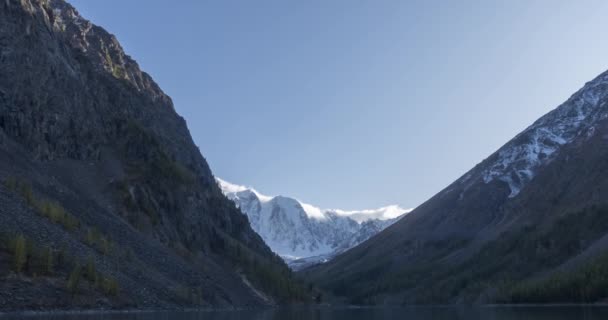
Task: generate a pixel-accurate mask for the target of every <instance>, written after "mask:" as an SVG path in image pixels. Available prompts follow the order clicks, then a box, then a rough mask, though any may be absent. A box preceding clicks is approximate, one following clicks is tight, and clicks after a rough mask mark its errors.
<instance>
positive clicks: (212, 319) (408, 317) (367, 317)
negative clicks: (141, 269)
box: [0, 306, 608, 320]
mask: <svg viewBox="0 0 608 320" xmlns="http://www.w3.org/2000/svg"><path fill="white" fill-rule="evenodd" d="M13 319H28V320H240V319H247V320H330V319H331V320H397V319H399V320H401V319H405V320H444V319H450V320H452V319H455V320H460V319H462V320H475V319H479V320H572V319H575V320H579V319H580V320H600V319H602V320H604V319H608V307H582V306H571V307H566V306H564V307H481V308H465V307H412V308H391V307H388V308H290V309H265V310H240V311H214V312H209V311H206V312H160V313H128V314H126V313H122V314H109V313H103V314H72V315H66V314H63V315H59V314H55V315H11V316H0V320H13Z"/></svg>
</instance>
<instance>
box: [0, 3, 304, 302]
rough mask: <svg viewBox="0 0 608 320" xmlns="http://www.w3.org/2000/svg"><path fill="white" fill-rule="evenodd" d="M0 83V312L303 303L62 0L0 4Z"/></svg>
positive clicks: (131, 77) (125, 69)
mask: <svg viewBox="0 0 608 320" xmlns="http://www.w3.org/2000/svg"><path fill="white" fill-rule="evenodd" d="M0 74H2V77H0V180H1V181H2V183H1V184H0V198H1V200H2V203H3V209H2V210H0V220H1V221H2V223H0V270H1V271H2V273H0V276H1V277H2V279H3V281H2V282H1V285H0V286H1V288H0V295H2V296H1V297H0V300H2V301H3V304H2V306H0V308H2V309H11V308H13V309H18V310H19V309H21V310H23V309H28V308H29V309H43V310H44V309H49V308H56V309H61V308H125V307H129V308H144V309H146V308H155V309H158V308H161V309H165V308H166V309H173V308H183V307H193V306H196V307H211V306H215V307H218V306H219V307H242V306H260V305H268V304H278V303H289V302H292V301H296V300H300V301H302V300H305V299H306V298H305V296H304V295H303V294H302V291H301V287H300V286H299V284H298V283H297V282H296V281H295V280H294V279H293V278H292V275H291V274H290V272H289V269H288V268H287V266H286V265H285V264H284V263H283V261H282V260H281V259H280V258H278V257H277V256H276V255H275V254H274V253H272V251H271V250H270V249H269V248H268V247H267V246H266V244H265V243H264V242H263V240H262V239H261V238H260V237H259V236H258V235H257V234H256V233H255V232H254V231H253V230H252V229H251V228H250V226H249V223H248V221H247V219H246V218H245V217H243V215H242V214H241V213H240V211H239V210H238V209H237V208H236V207H235V206H234V204H233V203H232V202H231V201H229V200H228V199H227V198H226V197H225V196H224V195H223V194H222V192H221V190H220V189H219V187H218V186H217V185H216V183H215V180H214V177H213V173H212V172H211V170H210V168H209V166H208V164H207V162H206V160H205V159H204V157H203V156H202V154H201V153H200V151H199V149H198V147H196V145H195V144H194V142H193V141H192V137H191V136H190V133H189V130H188V128H187V126H186V123H185V121H184V119H183V118H182V117H181V116H179V115H178V114H177V113H176V112H175V108H174V106H173V103H172V101H171V99H170V98H169V97H168V96H167V95H165V94H164V93H163V92H162V90H161V89H160V88H159V87H158V85H156V83H155V82H154V81H153V80H152V78H151V77H149V76H148V75H147V74H146V73H145V72H143V71H141V70H140V69H139V66H138V65H137V63H136V62H135V61H134V60H133V59H131V58H130V57H129V56H128V55H126V54H125V53H124V51H123V50H122V47H121V46H120V43H119V42H118V40H117V39H116V37H114V36H113V35H111V34H110V33H108V32H107V31H105V30H104V29H103V28H101V27H98V26H95V25H94V24H93V23H91V22H89V21H88V20H86V19H84V18H82V17H81V16H80V15H79V14H78V12H77V11H76V9H74V7H72V6H71V5H70V4H68V3H67V2H65V1H63V0H48V1H47V0H7V1H2V2H1V3H0ZM15 243H18V244H19V246H17V245H15ZM23 250H26V251H27V252H25V261H26V262H27V263H26V264H25V265H21V264H16V266H15V267H14V268H11V267H10V266H8V265H6V264H7V262H9V261H11V259H13V258H15V257H23V255H24V252H23ZM42 252H44V254H46V255H47V256H48V257H46V258H44V259H43V258H42V255H43V254H42ZM20 259H22V258H20ZM39 260H45V261H47V263H48V261H51V263H50V264H51V266H50V267H47V268H45V269H44V270H40V269H39V268H40V264H41V263H40V262H39ZM19 261H21V260H19ZM53 262H57V263H53ZM59 262H61V263H59ZM85 265H86V266H87V268H86V270H84V269H85V268H84V267H83V266H85ZM16 274H17V276H15V275H16ZM41 274H44V275H45V278H43V279H40V278H39V277H36V275H41ZM70 278H71V279H72V280H71V282H70V281H68V280H69V279H70ZM81 278H82V279H81ZM100 279H101V280H103V281H101V280H100ZM47 280H48V281H47ZM13 287H18V288H20V289H19V290H20V291H19V294H15V295H13V294H10V293H11V292H12V291H11V290H12V289H11V288H13ZM203 288H204V290H203ZM110 289H111V290H110ZM40 292H42V293H40ZM45 292H47V293H48V292H51V293H48V294H47V293H45ZM256 292H263V293H264V294H265V296H267V297H269V299H262V298H261V297H260V295H259V294H257V293H256ZM4 293H8V294H4ZM109 293H111V294H109ZM296 296H298V297H296ZM36 297H38V298H40V299H37V298H36ZM41 297H47V298H44V299H42V298H41Z"/></svg>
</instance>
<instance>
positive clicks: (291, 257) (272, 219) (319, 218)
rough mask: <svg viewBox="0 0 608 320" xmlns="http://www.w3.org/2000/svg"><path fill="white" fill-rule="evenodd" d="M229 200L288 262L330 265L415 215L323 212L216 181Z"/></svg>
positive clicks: (386, 210) (395, 209) (394, 210)
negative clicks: (335, 258) (330, 261)
mask: <svg viewBox="0 0 608 320" xmlns="http://www.w3.org/2000/svg"><path fill="white" fill-rule="evenodd" d="M217 182H218V185H219V186H220V188H221V189H222V191H223V192H224V194H225V195H226V196H227V197H228V198H229V199H231V200H233V201H234V202H235V203H236V205H237V206H238V207H239V208H240V209H241V211H242V212H243V213H244V214H246V215H247V216H248V218H249V221H250V223H251V226H252V227H253V229H254V230H255V231H256V232H257V233H258V234H259V235H260V236H261V237H262V239H264V241H265V242H266V244H268V246H269V247H270V248H271V249H272V250H273V251H274V252H275V253H277V254H278V255H280V256H281V257H283V259H285V260H286V261H287V262H292V261H295V260H298V259H306V260H307V261H310V260H311V258H312V257H315V258H313V259H312V260H313V261H318V260H327V259H330V258H331V257H332V256H333V255H335V254H337V253H340V252H343V251H345V250H348V249H350V248H352V247H353V246H356V245H357V244H359V243H361V242H363V241H365V240H367V239H369V238H370V237H371V236H373V235H375V234H376V233H378V232H380V231H382V230H384V229H385V228H386V227H388V226H390V225H391V224H392V223H394V222H395V221H397V220H398V219H399V218H400V217H401V216H402V215H403V214H405V213H407V212H409V211H411V210H407V209H403V208H400V207H399V206H396V205H393V206H387V207H383V208H379V209H375V210H360V211H344V210H322V209H319V208H317V207H315V206H313V205H310V204H306V203H303V202H301V201H298V200H296V199H294V198H289V197H284V196H275V197H270V196H266V195H263V194H261V193H260V192H258V191H256V190H255V189H253V188H248V187H244V186H239V185H235V184H232V183H229V182H226V181H223V180H221V179H217Z"/></svg>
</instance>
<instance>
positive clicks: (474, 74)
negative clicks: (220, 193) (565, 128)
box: [70, 0, 608, 210]
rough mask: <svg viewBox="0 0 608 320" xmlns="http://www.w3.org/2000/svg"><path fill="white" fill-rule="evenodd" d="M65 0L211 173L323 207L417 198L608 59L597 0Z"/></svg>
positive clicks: (603, 7) (409, 202)
mask: <svg viewBox="0 0 608 320" xmlns="http://www.w3.org/2000/svg"><path fill="white" fill-rule="evenodd" d="M70 2H71V3H72V4H73V5H74V6H75V7H76V8H77V9H78V10H79V11H80V12H81V14H82V15H83V16H84V17H85V18H88V19H90V20H92V21H93V22H94V23H96V24H99V25H101V26H103V27H104V28H106V29H107V30H108V31H110V32H112V33H114V34H115V35H116V36H117V37H118V39H119V40H120V41H121V43H122V45H123V47H124V48H125V50H126V51H127V53H129V54H130V55H132V56H133V57H134V58H135V60H137V61H138V62H139V64H140V65H141V67H142V68H143V69H144V70H145V71H147V72H148V73H150V74H151V75H152V76H153V77H154V79H155V80H156V81H157V82H158V83H159V84H160V86H161V87H162V88H163V89H164V90H165V92H167V93H168V94H169V95H170V96H171V97H172V98H173V101H174V103H175V106H176V109H177V111H178V112H179V113H180V114H181V115H182V116H184V117H185V118H186V120H187V122H188V125H189V128H190V132H191V133H192V136H193V138H194V140H195V142H196V143H197V145H198V146H199V147H200V149H201V151H202V153H203V155H204V156H205V157H206V159H207V160H208V161H209V163H210V165H211V168H212V170H213V171H214V173H215V174H216V175H217V176H219V177H221V178H223V179H225V180H227V181H230V182H233V183H238V184H244V185H250V186H253V187H255V188H256V189H258V190H260V191H261V192H263V193H265V194H272V195H278V194H282V195H288V196H294V197H296V198H298V199H300V200H303V201H306V202H308V203H312V204H315V205H317V206H320V207H323V208H342V209H347V210H350V209H363V208H374V207H380V206H384V205H388V204H399V205H401V206H403V207H413V206H417V205H419V204H421V203H422V202H424V201H425V200H427V199H428V198H429V197H431V196H432V195H434V194H435V193H437V192H438V191H440V190H441V189H443V188H444V187H445V186H447V185H448V184H449V183H451V182H452V181H453V180H455V179H457V178H458V177H459V176H461V175H462V174H464V173H465V172H466V171H467V170H469V169H470V168H472V167H473V166H474V165H475V164H477V163H479V162H480V161H481V160H483V159H484V158H486V157H487V156H489V155H490V154H491V153H492V152H494V151H495V150H496V149H497V148H499V147H500V146H501V145H503V144H504V143H505V142H507V141H508V140H509V139H510V138H512V137H513V136H514V135H516V134H517V133H518V132H520V131H521V130H523V129H525V128H526V127H527V126H528V125H530V124H531V123H532V122H533V121H534V120H535V119H537V118H538V117H540V116H541V115H543V114H544V113H546V112H548V111H550V110H551V109H553V108H555V107H556V106H557V105H558V104H560V103H561V102H563V101H564V100H566V99H567V98H568V97H569V96H570V95H571V94H572V93H574V91H576V90H577V89H579V88H580V87H581V86H582V85H583V84H584V83H585V82H586V81H589V80H591V79H592V78H593V77H595V76H596V75H597V74H599V73H600V72H602V71H604V70H605V69H607V68H608V41H606V40H605V32H606V31H607V30H608V19H606V18H605V17H606V14H607V13H608V11H607V9H608V2H606V1H600V0H597V1H557V0H547V1H533V0H513V1H469V0H463V1H448V0H445V1H437V0H430V1H401V0H399V1H346V0H335V1H325V0H311V1H282V0H281V1H279V0H277V1H266V0H260V1H245V0H242V1H236V0H226V1H218V0H216V1H211V0H206V1H199V0H182V1H168V0H165V1H161V0H147V1H139V0H103V1H101V0H98V1H91V0H71V1H70Z"/></svg>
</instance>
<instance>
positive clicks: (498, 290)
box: [306, 72, 608, 304]
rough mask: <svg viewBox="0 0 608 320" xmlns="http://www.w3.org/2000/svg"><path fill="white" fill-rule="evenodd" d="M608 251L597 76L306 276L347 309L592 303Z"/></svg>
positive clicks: (602, 85)
mask: <svg viewBox="0 0 608 320" xmlns="http://www.w3.org/2000/svg"><path fill="white" fill-rule="evenodd" d="M480 134H482V133H480ZM429 170H432V168H429ZM607 254H608V72H605V73H603V74H601V75H599V76H598V77H597V78H595V79H594V80H593V81H591V82H588V83H587V84H585V85H584V87H583V88H582V89H580V90H579V91H578V92H576V93H575V94H574V95H572V97H570V98H569V99H568V100H567V101H566V102H565V103H563V104H562V105H560V106H559V107H558V108H557V109H555V110H553V111H551V112H549V113H548V114H547V115H545V116H543V117H542V118H540V119H539V120H538V121H536V122H535V123H534V124H532V125H531V126H530V127H528V128H527V129H526V130H524V131H523V132H522V133H520V134H518V135H517V136H516V137H515V138H513V139H512V140H511V141H509V142H508V143H507V144H506V145H504V146H503V147H502V148H500V149H499V150H498V151H496V152H495V153H494V154H492V155H491V156H490V157H489V158H487V159H485V160H484V161H482V162H481V163H480V164H479V165H477V166H475V167H474V168H473V169H472V170H470V171H469V172H468V173H466V174H465V175H464V176H462V177H461V178H460V179H458V180H457V181H455V182H454V183H452V184H451V185H449V186H448V187H447V188H445V189H444V190H442V191H441V192H439V193H438V194H437V195H435V196H434V197H433V198H431V199H430V200H428V201H427V202H426V203H424V204H422V205H421V206H419V207H418V208H416V209H415V210H414V211H413V212H411V213H410V214H408V215H407V216H405V217H404V218H403V219H401V220H400V221H399V222H397V223H395V224H394V225H393V226H391V227H389V228H387V229H386V230H384V231H383V232H381V233H380V234H379V235H377V236H376V237H374V238H372V239H370V240H369V241H367V242H365V243H363V244H361V245H359V246H358V247H356V248H354V249H352V250H349V251H348V252H346V253H345V254H343V255H341V256H339V257H337V258H336V259H334V260H333V261H331V262H330V263H327V264H324V265H321V266H317V267H315V268H313V269H311V270H308V271H306V275H307V276H308V277H309V279H312V280H314V281H316V282H317V283H318V284H319V285H321V286H322V287H324V288H326V289H328V290H331V291H333V293H334V294H336V295H338V296H344V297H347V298H349V299H350V300H351V302H353V303H364V304H385V303H391V304H404V303H405V304H410V303H424V304H426V303H432V304H437V303H446V304H449V303H463V302H472V303H488V302H490V303H492V302H508V303H519V302H525V303H545V302H553V303H558V302H565V303H572V302H599V301H606V300H605V299H606V298H608V292H606V291H605V290H604V289H603V288H605V287H606V285H607V284H608V281H607V280H605V279H608V278H607V277H606V275H608V256H607Z"/></svg>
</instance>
